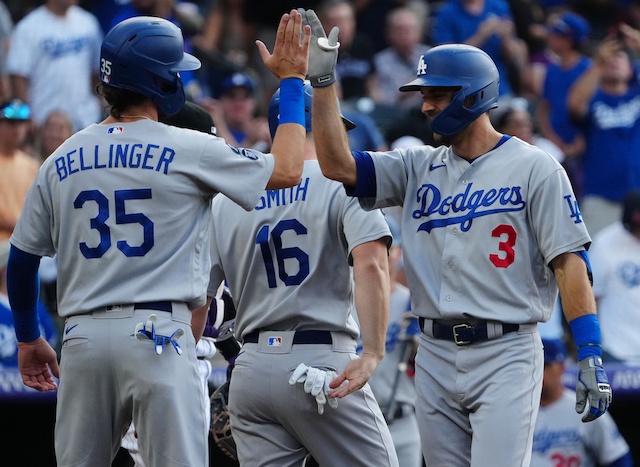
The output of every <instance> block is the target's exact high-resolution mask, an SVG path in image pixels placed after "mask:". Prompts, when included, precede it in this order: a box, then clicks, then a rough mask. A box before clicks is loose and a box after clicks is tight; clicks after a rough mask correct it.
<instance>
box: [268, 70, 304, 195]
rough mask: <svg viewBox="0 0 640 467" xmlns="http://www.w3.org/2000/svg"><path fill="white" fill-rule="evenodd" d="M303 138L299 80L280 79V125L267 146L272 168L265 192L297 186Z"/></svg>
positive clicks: (302, 103)
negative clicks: (272, 158)
mask: <svg viewBox="0 0 640 467" xmlns="http://www.w3.org/2000/svg"><path fill="white" fill-rule="evenodd" d="M306 137H307V132H306V129H305V116H304V94H303V89H302V80H299V79H297V78H287V79H284V80H282V81H281V82H280V124H279V125H278V129H277V130H276V133H275V136H274V138H273V145H272V146H271V154H273V156H274V158H275V165H274V168H273V173H272V174H271V178H270V179H269V183H267V187H266V188H267V189H269V190H277V189H279V188H287V187H290V186H294V185H297V184H298V183H300V179H301V178H302V169H303V167H304V148H305V144H304V143H305V139H306Z"/></svg>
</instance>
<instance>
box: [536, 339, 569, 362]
mask: <svg viewBox="0 0 640 467" xmlns="http://www.w3.org/2000/svg"><path fill="white" fill-rule="evenodd" d="M542 345H543V347H544V362H545V363H557V362H559V363H562V362H564V361H565V360H566V359H567V349H566V347H565V345H564V342H562V339H542Z"/></svg>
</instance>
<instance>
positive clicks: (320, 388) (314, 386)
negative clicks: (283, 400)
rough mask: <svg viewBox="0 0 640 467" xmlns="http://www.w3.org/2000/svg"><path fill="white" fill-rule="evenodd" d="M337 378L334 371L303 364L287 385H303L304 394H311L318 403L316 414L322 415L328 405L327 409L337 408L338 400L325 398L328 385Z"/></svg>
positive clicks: (328, 389) (328, 388)
mask: <svg viewBox="0 0 640 467" xmlns="http://www.w3.org/2000/svg"><path fill="white" fill-rule="evenodd" d="M336 376H337V374H336V372H335V371H332V370H321V369H320V368H315V367H312V366H307V365H305V364H304V363H301V364H300V365H298V367H297V368H296V369H295V370H294V371H293V373H292V374H291V377H290V378H289V384H291V385H294V384H296V383H304V386H303V387H304V392H306V393H307V394H311V395H312V396H313V397H315V398H316V402H317V403H318V414H320V415H322V414H323V413H324V407H325V405H326V404H327V402H328V403H329V407H331V408H333V409H335V408H337V407H338V399H337V398H335V397H330V398H327V394H328V393H329V391H330V390H331V388H330V387H329V383H330V382H331V381H332V380H333V379H334V378H335V377H336Z"/></svg>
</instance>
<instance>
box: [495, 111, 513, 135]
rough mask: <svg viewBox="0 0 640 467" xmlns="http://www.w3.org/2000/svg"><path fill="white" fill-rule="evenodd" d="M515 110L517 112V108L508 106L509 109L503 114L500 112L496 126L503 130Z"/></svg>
mask: <svg viewBox="0 0 640 467" xmlns="http://www.w3.org/2000/svg"><path fill="white" fill-rule="evenodd" d="M515 112H516V109H514V108H513V107H507V110H505V111H504V112H502V114H500V116H499V117H498V121H497V122H496V123H497V124H496V127H497V129H498V131H501V130H502V129H503V128H504V127H505V125H506V124H507V122H508V121H509V119H510V118H511V116H512V115H513V114H514V113H515Z"/></svg>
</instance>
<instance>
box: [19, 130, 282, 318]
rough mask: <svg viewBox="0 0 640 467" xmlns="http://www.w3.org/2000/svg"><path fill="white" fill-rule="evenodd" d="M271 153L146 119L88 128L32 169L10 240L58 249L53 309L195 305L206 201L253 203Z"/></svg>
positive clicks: (199, 297) (203, 256) (202, 266)
mask: <svg viewBox="0 0 640 467" xmlns="http://www.w3.org/2000/svg"><path fill="white" fill-rule="evenodd" d="M273 164H274V160H273V156H271V155H262V154H260V153H256V152H252V151H248V150H244V149H236V148H232V147H230V146H227V145H226V143H225V142H224V140H223V139H220V138H215V137H213V136H210V135H206V134H204V133H201V132H197V131H192V130H186V129H181V128H176V127H172V126H168V125H164V124H162V123H158V122H154V121H151V120H140V121H136V122H133V123H118V124H114V125H92V126H90V127H88V128H86V129H85V130H83V131H81V132H78V133H76V134H75V135H74V136H72V137H71V138H70V139H69V140H68V141H66V142H65V143H64V144H63V145H62V146H61V147H60V148H58V150H57V151H56V152H55V153H53V154H52V155H51V156H50V157H49V158H48V159H47V160H46V161H45V162H44V164H43V165H42V167H41V169H40V171H39V173H38V176H37V179H36V181H35V183H34V185H33V187H32V188H31V191H30V193H29V195H28V196H27V199H26V201H25V205H24V210H23V215H22V217H21V219H20V221H19V222H18V225H17V226H16V229H15V232H14V234H13V237H12V240H11V242H12V244H14V245H16V246H17V247H18V248H20V249H22V250H24V251H26V252H28V253H32V254H35V255H38V256H53V255H54V254H55V253H56V252H57V253H58V271H59V273H58V274H59V277H60V278H61V280H60V281H59V282H58V301H59V304H58V310H59V313H60V315H61V316H70V315H74V314H80V313H85V312H87V311H89V310H93V309H95V308H98V307H101V306H106V305H111V304H113V303H134V302H146V301H154V300H173V301H179V302H186V303H189V304H190V305H191V306H192V307H195V306H196V305H202V304H204V299H205V294H206V286H207V271H208V266H209V254H208V252H209V242H208V238H209V231H210V225H211V211H210V204H211V199H212V197H213V196H214V195H215V194H216V193H218V192H222V193H225V194H226V195H227V196H229V197H230V198H232V199H233V200H234V201H235V202H238V203H240V204H241V205H242V206H244V207H245V208H246V209H251V208H252V207H253V206H255V204H256V202H257V200H258V199H259V196H260V191H261V190H262V189H264V187H265V186H266V184H267V181H268V180H269V177H270V176H271V172H272V171H273Z"/></svg>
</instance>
